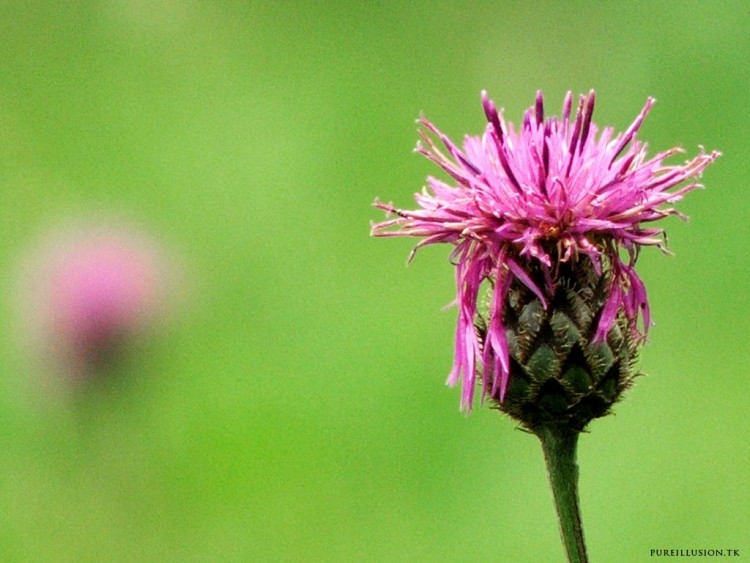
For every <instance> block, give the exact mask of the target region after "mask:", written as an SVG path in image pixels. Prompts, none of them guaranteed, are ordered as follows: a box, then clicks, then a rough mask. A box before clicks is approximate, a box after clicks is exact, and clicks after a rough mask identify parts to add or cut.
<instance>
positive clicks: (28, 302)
mask: <svg viewBox="0 0 750 563" xmlns="http://www.w3.org/2000/svg"><path fill="white" fill-rule="evenodd" d="M24 270H25V271H24V275H23V279H24V281H23V284H22V287H21V305H22V308H23V310H22V312H23V315H24V317H25V321H26V325H27V327H28V329H29V338H30V342H29V343H30V344H31V345H32V349H33V350H34V352H35V353H41V354H42V355H43V356H44V357H46V358H47V359H48V360H51V361H52V362H53V363H54V368H55V369H56V370H60V369H62V370H64V371H66V372H68V373H69V374H70V375H71V376H73V377H76V378H80V377H90V376H92V375H95V374H96V373H98V372H100V371H102V370H106V369H107V368H108V367H109V366H110V364H111V363H113V362H115V361H116V360H117V359H118V354H119V353H120V352H121V348H122V347H125V346H127V345H128V344H129V343H130V342H131V341H132V340H133V339H134V338H136V337H138V336H140V335H142V334H144V333H146V332H147V331H148V330H149V329H150V328H151V327H152V326H153V324H154V323H155V322H156V321H157V320H158V318H159V317H160V316H161V315H162V314H163V313H164V311H165V307H164V302H165V299H166V297H167V296H166V283H165V282H166V280H165V274H166V270H165V263H164V256H163V254H162V252H161V250H160V249H159V248H157V246H156V245H155V244H154V243H153V242H152V241H151V240H149V238H148V237H147V236H145V235H144V234H143V233H141V232H139V231H137V230H136V229H133V228H125V227H122V226H117V227H115V226H107V225H102V224H88V225H80V226H78V227H77V228H75V229H68V230H64V231H59V232H54V233H50V236H49V238H48V242H46V243H45V244H44V245H43V247H42V249H41V250H40V251H38V252H37V253H36V254H33V255H31V256H29V257H28V258H27V264H26V268H25V269H24Z"/></svg>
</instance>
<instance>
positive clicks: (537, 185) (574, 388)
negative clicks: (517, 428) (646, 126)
mask: <svg viewBox="0 0 750 563" xmlns="http://www.w3.org/2000/svg"><path fill="white" fill-rule="evenodd" d="M594 103H595V95H594V92H593V91H591V92H590V93H589V94H588V95H586V96H580V99H579V101H578V107H577V111H576V113H575V117H573V116H572V111H571V110H572V105H573V97H572V95H571V93H570V92H569V93H568V94H567V96H566V97H565V101H564V103H563V107H562V115H561V117H559V118H558V117H548V118H545V114H544V103H543V98H542V93H541V92H539V93H537V96H536V102H535V104H534V106H533V107H531V108H530V109H529V110H527V111H526V113H525V114H524V118H523V122H522V124H521V126H520V128H518V129H516V128H514V126H513V125H512V124H511V123H506V122H505V120H504V119H503V116H502V113H499V112H498V110H497V108H496V106H495V104H494V103H493V102H492V101H491V100H490V99H489V98H488V97H487V94H486V92H482V105H483V108H484V113H485V115H486V117H487V121H488V123H487V126H486V128H485V131H484V133H483V134H482V135H481V136H467V137H466V138H465V139H464V142H463V147H462V148H459V147H458V146H457V145H456V144H455V143H453V142H452V141H451V140H450V139H449V138H448V137H447V136H446V135H444V134H443V133H442V132H441V131H440V130H439V129H438V128H437V127H436V126H435V125H433V124H432V123H431V122H430V121H428V120H427V119H425V118H420V119H419V120H418V123H419V124H420V125H421V126H422V128H421V130H420V135H421V137H422V141H423V142H421V143H419V144H418V145H417V148H416V152H418V153H420V154H422V155H424V156H426V157H427V158H429V159H430V160H432V161H433V162H435V163H436V164H437V165H438V166H440V167H441V168H442V169H443V170H444V171H445V172H447V173H448V175H449V176H450V177H451V178H452V181H451V182H445V181H443V180H440V179H438V178H435V177H432V176H430V177H428V179H427V186H426V187H425V188H424V189H423V190H422V192H421V193H417V194H416V196H415V198H416V202H417V204H418V209H416V210H413V211H411V210H403V209H398V208H396V207H394V206H393V205H391V204H386V203H382V202H380V201H377V200H376V202H375V206H376V207H378V208H380V209H382V210H385V211H386V212H387V213H388V214H395V215H397V217H395V218H392V219H389V220H386V221H383V222H380V223H377V224H375V225H373V227H372V234H373V235H374V236H378V237H389V236H412V237H423V240H421V241H420V242H419V243H418V244H417V245H416V246H415V248H414V250H413V251H412V254H411V255H410V257H409V259H410V260H411V258H412V257H413V255H414V252H416V250H417V249H418V248H420V247H422V246H427V245H431V244H436V243H449V244H452V245H454V246H455V248H454V250H453V252H452V254H451V259H452V261H453V263H454V264H455V266H456V288H457V294H456V304H457V306H458V321H457V326H456V335H455V358H454V363H453V368H452V370H451V372H450V375H449V377H448V383H449V384H450V385H454V384H456V383H458V382H459V381H461V382H462V395H461V405H462V407H463V408H464V409H466V410H470V409H471V407H472V403H473V398H474V395H475V387H476V381H477V379H478V378H480V379H481V382H482V389H483V391H482V392H483V397H484V396H489V397H491V398H492V399H493V401H495V402H496V404H498V405H499V406H500V408H501V409H502V410H504V411H506V412H508V413H509V414H510V415H511V416H514V417H515V418H517V419H518V420H520V421H521V422H522V423H523V424H524V425H525V426H527V427H528V428H530V429H534V428H535V427H537V426H540V425H545V424H551V423H552V422H554V423H556V424H557V423H560V424H565V425H568V426H570V427H571V428H574V429H577V430H581V429H582V428H583V426H585V425H586V423H587V422H588V421H589V420H590V419H591V418H595V417H597V416H602V415H603V414H606V412H608V409H609V407H610V405H611V404H612V403H613V402H614V401H615V400H616V399H617V398H618V397H619V395H620V394H621V393H622V391H623V390H624V389H626V388H627V387H628V386H629V384H630V380H631V379H632V377H633V374H632V365H633V362H634V358H635V354H636V350H637V347H638V344H640V343H641V342H642V341H643V340H644V339H645V337H646V334H647V331H648V328H649V325H650V324H651V318H650V312H649V304H648V299H647V296H646V289H645V286H644V284H643V281H642V280H641V279H640V277H639V276H638V274H637V273H636V271H635V264H636V260H637V257H638V252H639V249H640V248H641V247H643V246H656V247H658V248H660V249H661V250H662V251H664V252H666V248H665V244H664V242H665V236H664V231H663V229H662V228H659V227H655V226H653V225H652V223H653V222H655V221H657V220H659V219H662V218H664V217H667V216H670V215H677V216H678V217H682V218H684V216H683V215H682V214H680V213H679V212H678V211H677V210H676V209H674V208H673V207H672V204H673V203H674V202H676V201H678V200H679V199H681V198H682V196H683V195H684V194H685V193H687V192H689V191H691V190H694V189H696V188H698V187H699V186H700V184H698V183H697V182H696V181H695V179H696V178H697V177H699V176H700V174H701V172H702V171H703V170H704V169H705V168H706V167H707V166H708V165H709V164H710V163H711V162H713V161H714V160H715V159H716V158H717V157H718V156H719V154H720V153H718V152H716V151H714V152H712V153H710V154H707V153H705V152H704V151H703V150H702V149H701V151H700V153H699V154H698V155H697V156H696V157H694V158H692V159H690V160H688V161H687V162H685V163H684V164H681V165H674V164H667V163H666V162H665V161H666V160H667V159H668V158H669V157H671V156H673V155H675V154H678V153H681V152H683V151H682V150H681V149H679V148H672V149H669V150H667V151H664V152H660V153H658V154H656V155H655V156H653V157H651V158H649V157H647V153H646V145H645V144H644V143H642V142H640V141H639V140H637V139H636V134H637V132H638V129H639V128H640V126H641V124H642V123H643V120H644V119H645V117H646V115H647V114H648V112H649V111H650V109H651V107H652V105H653V103H654V100H653V99H652V98H649V99H648V100H647V101H646V104H645V106H644V108H643V110H642V111H641V112H640V114H639V115H638V117H637V118H636V119H635V121H634V122H633V123H632V124H631V125H630V127H628V128H627V130H626V131H625V132H624V133H620V134H618V135H615V133H614V131H613V129H612V128H610V127H606V128H604V129H602V130H601V131H600V130H599V128H598V127H597V126H596V124H595V123H594V122H593V121H592V116H593V113H594ZM436 141H439V143H441V144H442V145H443V147H444V148H440V147H439V146H438V143H437V142H436ZM681 184H682V185H681ZM680 185H681V186H680ZM483 287H488V298H487V299H486V300H484V302H483V300H482V299H481V298H480V292H481V290H482V288H483Z"/></svg>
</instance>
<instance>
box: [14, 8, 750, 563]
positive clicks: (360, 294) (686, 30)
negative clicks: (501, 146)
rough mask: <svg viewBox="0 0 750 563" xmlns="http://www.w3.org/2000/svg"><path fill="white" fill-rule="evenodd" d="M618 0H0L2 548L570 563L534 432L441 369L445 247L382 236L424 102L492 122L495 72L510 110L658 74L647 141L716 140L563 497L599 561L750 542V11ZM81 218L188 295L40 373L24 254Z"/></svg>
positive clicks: (621, 107)
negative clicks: (612, 404) (474, 401)
mask: <svg viewBox="0 0 750 563" xmlns="http://www.w3.org/2000/svg"><path fill="white" fill-rule="evenodd" d="M626 4H629V3H618V2H602V3H593V2H589V3H586V2H580V3H579V2H576V3H562V2H560V3H557V2H549V3H541V4H535V5H534V6H531V5H527V3H524V2H508V3H482V4H479V5H475V6H471V7H469V6H468V5H464V4H458V3H449V2H442V1H438V2H435V1H430V2H426V1H425V2H423V1H415V2H411V3H409V4H408V5H407V4H406V3H404V4H399V5H396V4H395V3H393V4H390V5H388V4H387V3H386V4H381V5H372V4H370V3H365V2H355V3H345V2H327V3H312V2H300V3H294V4H293V3H272V2H258V3H252V2H251V3H245V2H199V1H179V0H155V1H145V0H124V1H115V0H109V1H101V2H70V3H56V4H54V5H53V4H52V3H46V2H15V1H6V2H3V3H2V5H0V282H2V288H3V297H4V299H3V302H2V309H1V310H0V372H1V376H2V379H1V380H0V560H2V561H181V562H182V561H281V560H284V561H519V562H524V561H530V562H531V561H535V562H536V561H560V560H562V558H563V554H562V547H561V545H560V542H559V538H558V532H557V527H556V526H557V524H556V520H555V515H554V510H553V505H552V501H551V497H550V493H549V490H548V487H547V482H546V475H545V472H544V468H543V463H542V457H541V452H540V450H539V447H538V444H537V443H536V440H535V439H534V438H533V437H531V436H529V435H527V434H525V433H523V432H520V431H518V430H517V429H516V428H515V427H514V424H513V423H512V422H511V421H510V420H508V419H505V418H503V417H502V416H501V415H500V414H499V413H497V412H496V411H494V410H491V409H489V408H487V407H484V408H478V409H476V410H475V411H474V412H473V413H472V414H471V415H470V416H468V417H467V416H464V415H463V414H460V413H459V410H458V403H459V394H458V391H457V390H455V389H448V388H445V387H444V386H443V382H444V379H445V376H446V375H447V373H448V371H449V368H450V365H451V358H452V350H451V343H452V335H453V328H454V322H455V313H454V311H452V310H448V311H441V308H442V307H443V306H444V305H446V304H447V303H449V302H450V301H451V299H452V295H453V281H452V280H453V277H452V270H451V267H450V265H449V263H448V261H447V255H448V250H449V249H448V248H430V249H428V250H426V251H423V252H422V253H421V254H420V255H419V256H418V257H417V259H416V260H415V262H414V263H413V264H412V265H411V266H410V267H409V268H406V267H405V260H406V256H407V254H408V252H409V249H410V246H411V244H410V241H408V240H374V239H371V238H370V237H369V222H370V221H372V220H379V219H380V218H381V214H380V213H379V212H378V211H377V210H374V209H372V208H371V207H370V204H371V202H372V200H373V199H374V198H375V197H376V196H377V197H380V198H382V199H384V200H386V201H389V200H392V201H394V202H395V203H396V204H398V205H401V206H410V205H411V203H412V194H413V193H414V192H415V191H417V190H418V189H420V188H421V186H422V185H423V182H424V177H425V176H426V175H427V174H428V173H432V172H434V170H433V167H432V166H431V165H430V163H429V162H427V161H426V160H425V159H422V158H420V157H419V156H417V155H414V154H412V152H411V150H412V148H413V147H414V145H415V141H416V139H417V135H416V132H415V124H414V120H415V119H416V118H417V117H418V116H419V114H420V112H424V113H425V114H426V115H427V116H428V117H429V118H430V119H431V120H433V121H434V122H435V123H437V124H438V125H439V126H440V127H441V128H443V130H444V131H446V132H447V133H449V134H450V135H452V136H453V137H454V138H460V136H461V135H463V134H464V133H472V134H474V133H478V132H480V131H481V130H482V127H483V114H482V111H481V106H480V102H479V92H480V91H481V89H483V88H486V89H487V90H488V91H489V92H490V94H491V96H492V97H493V98H494V99H495V100H496V101H497V103H498V105H499V106H503V107H505V109H506V116H507V118H508V119H510V120H511V121H514V122H518V121H519V119H520V116H521V113H522V111H523V110H524V109H525V108H526V107H528V106H529V105H531V103H532V102H533V97H534V94H535V92H536V90H537V89H539V88H541V89H543V90H544V92H545V94H546V98H547V101H548V104H549V108H550V109H549V110H548V112H549V113H551V112H552V111H553V110H554V111H555V112H557V111H559V110H557V109H556V108H559V106H560V104H561V103H562V98H563V96H564V94H565V92H566V91H567V90H568V89H571V90H573V91H574V92H587V91H588V90H589V89H590V88H595V89H596V91H597V95H598V97H597V116H596V117H595V120H596V122H597V123H599V124H600V125H614V126H616V127H617V128H618V129H623V128H625V127H627V125H628V124H629V123H630V122H631V120H632V119H633V118H634V117H635V115H636V114H637V113H638V111H639V110H640V109H641V107H642V105H643V103H644V101H645V99H646V97H647V96H654V97H656V98H657V100H658V103H657V105H656V106H655V108H654V109H653V111H652V113H651V115H650V116H649V118H648V120H647V121H646V123H645V125H644V127H643V129H642V134H641V138H643V139H647V140H648V141H649V145H650V147H651V148H652V150H654V151H656V150H661V149H665V148H668V147H671V146H674V145H682V146H684V147H685V148H686V149H687V151H688V153H689V154H694V153H695V152H696V151H697V150H698V146H699V145H704V146H705V147H706V148H707V149H709V150H711V149H719V150H721V151H723V153H724V156H723V157H722V158H721V159H719V161H717V162H716V164H714V165H713V166H712V167H711V168H710V169H709V170H708V171H707V173H706V174H705V175H704V178H703V181H704V183H705V184H706V186H707V189H706V190H705V191H700V192H694V193H691V194H690V195H689V196H688V197H687V199H686V200H685V201H684V202H683V203H682V204H680V208H681V210H683V211H684V212H686V213H687V214H688V215H690V217H691V221H690V222H689V223H682V222H680V221H679V220H677V219H671V220H669V222H668V224H667V228H668V231H669V235H670V238H669V240H670V248H671V250H672V251H673V252H674V253H675V254H676V257H673V258H672V257H666V256H664V255H662V254H660V253H659V252H658V251H656V250H653V249H650V250H648V251H646V252H644V253H643V255H642V257H641V261H640V272H641V275H642V277H643V278H644V279H645V280H646V283H647V286H648V289H649V293H650V299H651V302H652V307H653V315H654V317H655V320H656V323H657V324H656V326H655V327H654V328H653V330H652V333H651V338H650V344H649V346H648V347H647V348H646V349H645V350H644V352H643V355H642V359H641V362H640V369H641V371H643V372H644V373H646V374H648V376H647V377H643V378H641V379H639V381H638V384H637V386H636V387H635V388H634V389H633V390H632V391H631V392H630V394H629V396H628V398H627V400H626V401H625V402H623V403H621V404H620V405H618V406H617V409H616V416H612V417H608V418H606V419H602V420H598V421H595V422H594V423H593V424H592V425H591V428H590V429H591V432H590V434H587V435H585V436H584V437H583V438H582V440H581V444H580V454H579V455H580V465H581V496H582V499H581V502H582V509H583V517H584V523H585V526H586V534H587V539H588V544H589V550H590V554H591V556H592V559H593V560H595V561H615V562H619V561H623V562H629V561H646V560H649V561H651V560H655V559H656V558H654V557H650V556H649V550H650V549H654V548H659V549H663V548H734V549H740V550H741V553H742V554H743V555H745V554H746V552H747V551H748V550H750V543H748V542H749V541H750V540H748V538H750V490H749V488H748V481H749V480H748V474H749V471H750V450H749V448H748V438H750V436H749V435H748V417H747V409H748V407H749V406H750V400H749V399H748V396H749V395H748V392H747V376H748V374H749V373H748V365H749V362H750V357H749V354H748V345H747V334H748V330H750V308H749V307H748V289H747V281H748V280H747V274H748V271H749V268H750V258H748V253H747V250H746V248H747V244H748V235H749V234H750V232H749V230H748V219H750V218H749V217H748V204H747V200H746V191H747V190H746V183H747V154H748V153H749V152H750V146H749V144H750V135H748V131H750V114H749V110H748V107H750V106H749V104H748V100H747V92H748V87H749V86H750V70H749V68H750V67H749V66H748V64H747V61H748V60H750V40H748V36H747V29H748V28H749V27H750V10H748V8H747V6H746V5H745V3H743V2H740V1H736V2H710V3H708V2H706V3H702V2H669V3H667V2H661V3H655V4H654V3H645V2H643V3H639V4H637V5H634V6H629V5H626ZM94 212H96V213H105V214H106V213H112V214H113V215H117V216H125V217H127V218H128V220H129V221H130V222H131V223H132V224H137V225H139V226H140V227H139V228H142V229H143V231H144V233H148V236H151V237H153V239H154V240H157V241H158V242H159V244H161V245H163V246H164V248H168V249H169V252H171V253H172V256H174V257H175V264H179V268H178V270H179V276H181V278H182V280H183V282H184V283H183V284H182V285H181V289H180V292H181V295H180V297H179V299H178V301H179V302H180V304H179V306H176V307H175V308H174V309H175V311H174V312H173V314H172V316H171V318H170V319H169V322H166V321H165V322H164V323H162V324H161V325H160V328H159V330H158V331H156V333H155V334H152V335H151V338H150V339H149V341H148V342H147V343H145V344H144V345H142V346H140V348H139V352H138V353H137V354H134V355H133V356H132V357H130V358H128V360H127V362H125V363H124V364H123V365H122V366H120V367H119V368H118V370H117V373H116V374H115V375H114V376H113V381H109V382H107V384H106V385H99V384H98V385H95V386H92V387H86V388H84V389H75V390H72V391H70V390H68V391H60V393H59V396H50V393H49V392H46V394H44V393H43V394H41V395H43V396H40V394H39V393H38V390H37V389H36V387H35V386H34V385H33V384H29V383H28V382H29V381H33V380H34V373H33V372H34V370H35V369H36V368H35V367H34V366H35V363H34V361H33V358H30V357H29V354H28V350H26V351H24V347H23V345H19V339H21V340H22V338H23V336H22V334H23V333H22V332H21V331H20V328H19V327H20V325H21V324H22V323H21V320H19V316H18V311H17V309H18V308H17V307H16V305H17V303H15V301H14V297H13V296H14V295H15V293H14V291H13V289H12V288H13V287H14V285H15V284H16V283H17V276H18V271H17V270H18V267H17V265H18V263H19V262H22V261H23V258H24V256H25V254H26V253H27V252H30V251H29V250H28V249H30V248H33V245H34V242H33V241H35V240H37V239H38V238H39V237H44V236H45V233H46V232H49V230H50V229H51V226H54V225H55V224H57V223H58V222H60V221H69V220H70V218H71V217H73V218H75V217H81V216H87V215H88V214H90V213H94ZM19 334H20V335H21V336H20V337H19ZM672 560H674V559H672Z"/></svg>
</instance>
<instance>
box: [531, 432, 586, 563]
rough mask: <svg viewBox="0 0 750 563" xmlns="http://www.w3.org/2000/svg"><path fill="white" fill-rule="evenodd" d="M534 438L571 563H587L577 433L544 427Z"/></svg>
mask: <svg viewBox="0 0 750 563" xmlns="http://www.w3.org/2000/svg"><path fill="white" fill-rule="evenodd" d="M535 434H536V435H537V436H538V437H539V440H540V441H541V442H542V451H543V452H544V461H545V462H546V464H547V472H548V473H549V481H550V486H551V487H552V495H553V496H554V498H555V508H556V509H557V517H558V519H559V521H560V536H561V537H562V541H563V544H564V545H565V552H566V553H567V555H568V561H570V563H586V562H587V561H588V557H587V555H586V544H585V542H584V540H583V526H582V524H581V512H580V509H579V508H578V465H577V464H576V449H577V447H578V432H576V431H575V430H571V429H568V428H559V427H547V426H541V427H538V428H536V429H535Z"/></svg>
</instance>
